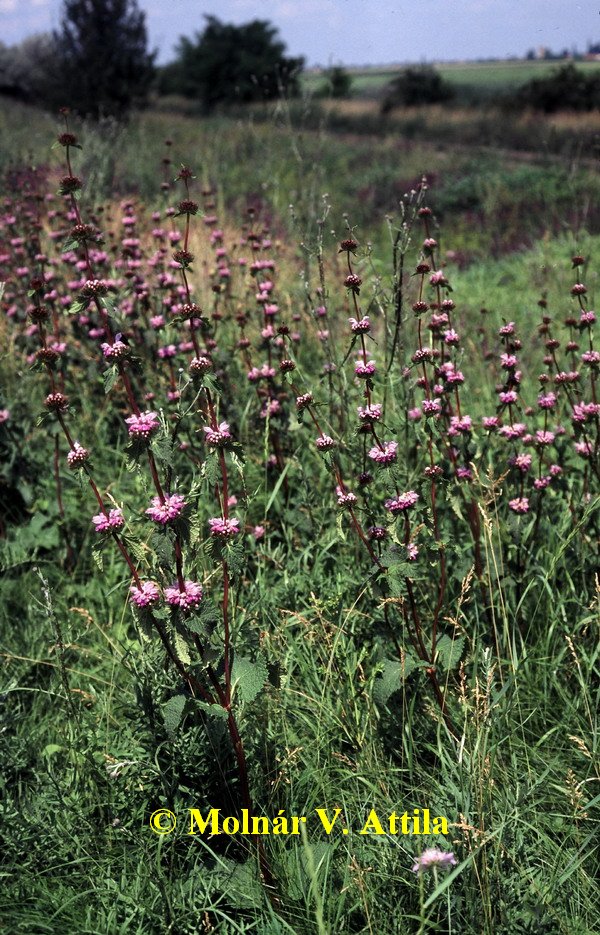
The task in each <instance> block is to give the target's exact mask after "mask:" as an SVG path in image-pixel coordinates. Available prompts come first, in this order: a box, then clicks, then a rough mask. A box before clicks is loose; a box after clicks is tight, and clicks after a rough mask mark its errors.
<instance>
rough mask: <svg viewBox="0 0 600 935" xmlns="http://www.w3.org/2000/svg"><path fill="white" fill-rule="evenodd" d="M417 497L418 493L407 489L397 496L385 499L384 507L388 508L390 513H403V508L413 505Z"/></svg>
mask: <svg viewBox="0 0 600 935" xmlns="http://www.w3.org/2000/svg"><path fill="white" fill-rule="evenodd" d="M418 499H419V494H418V493H416V492H415V491H414V490H407V491H406V493H401V494H398V496H397V497H393V498H390V499H389V500H386V501H385V508H386V510H389V511H390V513H394V514H396V513H403V512H404V511H405V510H409V509H410V508H411V507H412V506H414V505H415V503H416V502H417V500H418Z"/></svg>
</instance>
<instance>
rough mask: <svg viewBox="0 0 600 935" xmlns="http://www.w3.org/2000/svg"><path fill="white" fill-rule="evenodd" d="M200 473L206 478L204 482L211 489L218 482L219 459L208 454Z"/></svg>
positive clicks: (214, 455) (212, 454) (219, 473)
mask: <svg viewBox="0 0 600 935" xmlns="http://www.w3.org/2000/svg"><path fill="white" fill-rule="evenodd" d="M202 473H203V474H204V476H205V477H206V480H207V481H208V483H209V484H210V486H211V487H214V485H215V484H217V483H218V482H219V479H220V477H221V471H220V466H219V459H218V457H217V455H216V454H214V453H211V454H209V456H208V457H207V459H206V461H205V462H204V464H203V465H202Z"/></svg>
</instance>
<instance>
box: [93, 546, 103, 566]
mask: <svg viewBox="0 0 600 935" xmlns="http://www.w3.org/2000/svg"><path fill="white" fill-rule="evenodd" d="M92 558H93V560H94V562H95V563H96V566H97V568H98V571H102V570H103V568H104V559H103V558H102V547H101V546H100V545H95V546H94V548H93V549H92Z"/></svg>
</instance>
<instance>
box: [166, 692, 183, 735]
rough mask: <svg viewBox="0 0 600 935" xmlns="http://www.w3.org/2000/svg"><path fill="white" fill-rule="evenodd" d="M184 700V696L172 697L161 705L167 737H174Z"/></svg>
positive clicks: (181, 715) (179, 721)
mask: <svg viewBox="0 0 600 935" xmlns="http://www.w3.org/2000/svg"><path fill="white" fill-rule="evenodd" d="M186 700H187V699H186V698H185V696H184V695H173V697H172V698H169V700H168V701H167V703H166V704H164V705H163V719H164V722H165V727H166V729H167V734H168V735H169V737H174V736H175V732H176V731H177V728H178V727H179V725H180V723H181V718H182V717H183V709H184V708H185V703H186Z"/></svg>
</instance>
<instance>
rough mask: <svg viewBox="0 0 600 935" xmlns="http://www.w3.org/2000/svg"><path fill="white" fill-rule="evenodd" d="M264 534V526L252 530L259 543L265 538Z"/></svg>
mask: <svg viewBox="0 0 600 935" xmlns="http://www.w3.org/2000/svg"><path fill="white" fill-rule="evenodd" d="M264 534H265V527H264V526H255V527H254V529H253V530H252V535H253V536H254V538H255V539H256V541H257V542H258V541H259V539H262V538H263V536H264Z"/></svg>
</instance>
